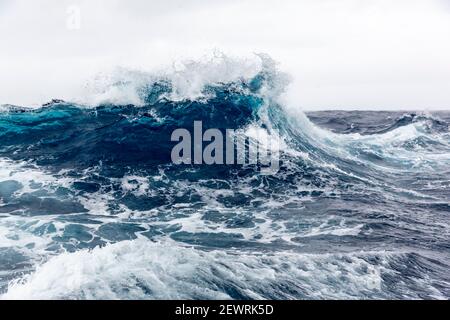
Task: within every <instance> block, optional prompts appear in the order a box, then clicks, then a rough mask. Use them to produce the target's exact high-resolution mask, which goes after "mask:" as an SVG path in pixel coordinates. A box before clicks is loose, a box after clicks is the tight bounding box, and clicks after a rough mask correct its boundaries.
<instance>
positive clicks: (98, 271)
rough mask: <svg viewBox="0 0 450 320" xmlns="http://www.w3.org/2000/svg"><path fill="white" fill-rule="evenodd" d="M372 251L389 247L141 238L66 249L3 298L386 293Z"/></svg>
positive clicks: (381, 255) (195, 296) (322, 296)
mask: <svg viewBox="0 0 450 320" xmlns="http://www.w3.org/2000/svg"><path fill="white" fill-rule="evenodd" d="M370 255H376V256H379V257H381V258H382V259H384V257H385V255H386V253H383V252H380V253H353V254H345V255H344V254H322V255H320V254H297V253H292V252H278V253H274V254H257V253H248V252H234V251H209V252H206V251H201V250H198V249H194V248H189V247H185V246H181V245H180V244H177V243H175V242H172V241H171V242H166V243H154V242H150V241H148V240H144V239H137V240H134V241H124V242H121V243H117V244H113V245H108V246H106V247H103V248H96V249H94V250H92V251H86V250H83V251H78V252H75V253H63V254H61V255H59V256H57V257H54V258H52V259H50V260H49V261H48V262H46V263H44V264H43V265H41V266H40V267H38V268H37V270H36V271H35V272H34V273H33V274H31V275H29V276H26V277H24V278H23V279H22V280H20V281H15V282H14V283H11V284H10V286H9V289H8V291H7V292H6V293H5V294H4V295H3V296H2V299H66V298H87V299H121V298H122V299H142V298H153V299H193V298H200V299H202V298H203V299H228V298H231V296H230V295H229V294H227V293H226V292H227V291H226V290H224V289H223V288H225V287H228V288H230V289H231V291H240V292H241V293H242V294H245V295H246V296H247V297H251V298H254V299H261V298H266V297H269V296H274V297H275V296H278V297H284V298H295V294H293V293H292V292H294V291H292V290H295V289H294V288H297V290H300V291H304V293H305V294H306V295H308V297H310V298H355V297H357V296H361V294H363V293H366V294H369V293H372V294H375V295H377V294H378V295H382V293H381V292H380V290H381V284H382V278H381V271H382V269H383V267H380V266H375V265H372V264H370V263H368V262H367V261H366V260H365V259H364V257H365V256H370ZM330 277H331V278H333V279H334V280H333V281H332V282H330V281H329V279H330ZM283 283H286V284H289V287H290V288H291V290H289V291H283V290H282V285H283ZM277 286H280V287H277Z"/></svg>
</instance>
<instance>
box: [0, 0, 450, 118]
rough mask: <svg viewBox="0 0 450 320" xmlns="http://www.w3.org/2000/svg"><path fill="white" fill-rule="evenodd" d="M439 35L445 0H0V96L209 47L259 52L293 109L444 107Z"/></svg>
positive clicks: (59, 93)
mask: <svg viewBox="0 0 450 320" xmlns="http://www.w3.org/2000/svg"><path fill="white" fill-rule="evenodd" d="M73 6H75V7H73ZM73 8H75V9H77V8H79V9H80V13H81V15H80V17H81V19H80V28H79V29H78V28H76V26H77V23H76V22H77V21H74V20H70V18H71V17H73V13H74V11H73ZM449 39H450V0H292V1H291V0H283V1H279V0H266V1H264V0H247V1H245V0H240V1H234V0H223V1H222V0H212V1H211V0H209V1H202V0H164V1H163V0H151V1H146V0H84V1H79V0H71V1H66V0H0V104H4V103H11V104H20V105H24V104H36V103H43V102H46V101H48V100H50V99H51V98H65V99H71V98H72V97H76V95H77V94H81V93H80V92H81V91H80V88H81V87H82V86H83V84H84V83H85V82H86V81H88V80H89V79H90V78H92V77H94V75H95V74H96V73H98V72H100V71H104V70H107V69H109V68H112V67H113V66H124V67H130V68H135V69H142V70H147V69H151V68H154V67H158V66H161V65H166V64H170V63H171V62H172V61H174V60H176V59H182V58H184V57H190V58H196V57H201V56H202V55H204V54H207V53H208V52H211V51H213V50H214V49H218V50H221V51H223V52H225V53H229V54H232V55H235V56H243V57H245V56H249V55H251V54H252V53H253V52H264V53H267V54H269V55H270V56H271V57H272V58H273V59H275V60H277V61H278V62H280V68H281V69H282V70H283V71H286V72H288V73H290V74H291V76H292V78H293V82H292V85H291V86H290V88H289V91H288V93H287V97H288V99H290V101H291V103H294V104H296V105H298V106H299V107H301V108H303V109H304V110H310V109H315V110H317V109H337V108H339V109H421V110H431V109H448V110H450V40H449Z"/></svg>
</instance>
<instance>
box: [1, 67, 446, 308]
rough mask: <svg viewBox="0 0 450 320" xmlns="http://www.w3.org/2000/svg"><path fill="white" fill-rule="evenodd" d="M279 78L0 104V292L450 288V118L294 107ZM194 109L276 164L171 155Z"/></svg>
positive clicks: (405, 292) (334, 294)
mask: <svg viewBox="0 0 450 320" xmlns="http://www.w3.org/2000/svg"><path fill="white" fill-rule="evenodd" d="M280 79H281V77H280V74H279V73H278V72H277V71H276V70H274V69H273V68H272V67H270V65H269V67H267V66H266V67H264V66H263V68H262V69H261V70H259V72H257V73H256V74H254V75H252V76H251V77H237V78H236V79H234V80H229V81H225V82H211V81H210V82H209V83H207V84H205V85H203V86H201V89H200V90H199V91H198V92H197V95H196V96H194V97H193V96H190V97H188V98H180V97H179V96H178V95H174V92H175V91H176V90H175V88H176V85H177V83H176V82H175V81H174V80H173V79H169V78H166V77H160V78H157V77H156V78H153V80H152V81H147V80H146V81H147V82H146V83H145V85H140V86H139V90H136V94H137V96H138V98H139V101H140V103H139V104H138V103H128V104H124V103H113V102H103V103H97V104H95V105H94V104H92V105H87V104H81V103H74V102H67V101H62V100H53V101H52V102H50V103H47V104H45V105H43V106H41V107H39V108H32V109H31V108H27V107H26V106H23V107H21V106H9V105H6V106H3V107H2V108H1V109H0V164H1V166H0V298H2V299H449V298H450V273H449V271H448V270H449V268H450V250H449V249H450V225H449V223H450V131H449V126H450V112H435V113H425V112H414V111H410V112H405V111H402V112H382V111H321V112H310V113H304V112H302V111H300V110H299V109H295V108H287V107H286V106H285V105H283V103H282V102H281V101H280V99H278V96H279V95H280V92H281V91H282V90H280V86H282V85H284V81H282V80H280ZM114 85H115V86H118V87H123V86H127V90H128V89H129V88H128V85H129V83H126V82H119V83H115V84H114ZM195 121H202V123H203V126H204V127H205V129H208V128H217V129H219V130H222V131H225V130H227V129H233V130H240V131H239V132H240V134H242V135H250V133H251V132H255V131H262V132H264V133H265V134H266V135H268V136H271V137H273V138H274V139H275V140H276V141H278V147H279V150H280V155H279V157H280V158H279V161H280V163H279V170H278V171H277V172H275V173H273V174H267V173H263V172H262V171H261V170H260V169H261V168H260V166H259V165H257V164H256V165H252V164H246V165H239V164H232V165H227V164H215V165H201V164H179V165H177V164H174V163H173V162H172V161H171V150H172V148H173V147H174V142H173V141H171V134H172V133H173V131H174V130H176V129H177V128H186V129H187V130H191V129H192V128H193V124H194V122H195ZM248 141H249V142H248V143H249V144H251V143H253V142H252V141H253V140H252V138H251V135H250V138H249V140H248Z"/></svg>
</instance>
